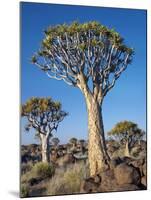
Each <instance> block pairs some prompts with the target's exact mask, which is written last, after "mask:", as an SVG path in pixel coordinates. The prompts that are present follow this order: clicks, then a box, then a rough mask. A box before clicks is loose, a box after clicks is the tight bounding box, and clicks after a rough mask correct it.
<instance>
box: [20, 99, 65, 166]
mask: <svg viewBox="0 0 151 200" xmlns="http://www.w3.org/2000/svg"><path fill="white" fill-rule="evenodd" d="M21 115H22V117H26V119H27V125H26V127H25V129H26V131H29V130H30V129H31V128H34V129H35V130H36V135H37V136H38V137H39V139H40V141H41V149H42V162H49V161H50V149H49V140H50V138H51V137H52V135H53V131H54V130H55V131H56V130H57V128H58V125H59V123H60V122H61V121H62V120H63V119H64V117H65V116H66V115H67V113H66V112H64V111H63V110H62V109H61V104H60V102H54V101H53V100H52V99H51V98H31V99H29V100H28V101H27V102H26V103H25V104H23V105H22V109H21Z"/></svg>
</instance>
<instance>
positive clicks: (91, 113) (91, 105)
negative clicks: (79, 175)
mask: <svg viewBox="0 0 151 200" xmlns="http://www.w3.org/2000/svg"><path fill="white" fill-rule="evenodd" d="M87 112H88V131H89V138H88V160H89V168H90V176H94V175H96V174H98V173H100V172H101V171H104V170H106V169H108V168H109V160H110V158H109V156H108V153H107V149H106V144H105V137H104V126H103V120H102V109H101V107H100V105H99V103H98V102H97V101H96V100H94V98H92V101H91V102H90V101H89V102H88V101H87Z"/></svg>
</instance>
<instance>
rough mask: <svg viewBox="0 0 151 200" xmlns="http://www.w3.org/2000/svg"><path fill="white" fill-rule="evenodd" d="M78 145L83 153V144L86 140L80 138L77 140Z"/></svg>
mask: <svg viewBox="0 0 151 200" xmlns="http://www.w3.org/2000/svg"><path fill="white" fill-rule="evenodd" d="M78 143H79V145H80V148H81V151H82V154H84V153H85V145H86V141H85V140H84V139H81V140H79V141H78Z"/></svg>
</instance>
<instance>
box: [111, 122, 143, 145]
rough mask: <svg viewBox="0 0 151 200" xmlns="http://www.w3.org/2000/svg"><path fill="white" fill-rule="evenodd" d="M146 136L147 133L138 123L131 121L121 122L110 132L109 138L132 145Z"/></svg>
mask: <svg viewBox="0 0 151 200" xmlns="http://www.w3.org/2000/svg"><path fill="white" fill-rule="evenodd" d="M144 134H145V132H144V131H143V130H141V129H140V128H139V127H138V125H137V124H136V123H134V122H131V121H122V122H119V123H117V124H116V125H115V126H114V127H113V129H112V130H111V131H109V132H108V135H109V136H112V137H114V138H115V139H118V140H120V141H121V142H123V143H125V142H129V143H130V144H131V145H132V144H133V143H134V142H136V141H137V140H140V139H141V138H142V137H143V136H144Z"/></svg>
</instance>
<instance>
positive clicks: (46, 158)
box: [40, 134, 50, 163]
mask: <svg viewBox="0 0 151 200" xmlns="http://www.w3.org/2000/svg"><path fill="white" fill-rule="evenodd" d="M40 138H41V154H42V162H47V163H48V162H50V148H49V137H48V136H47V135H43V134H41V135H40Z"/></svg>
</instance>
